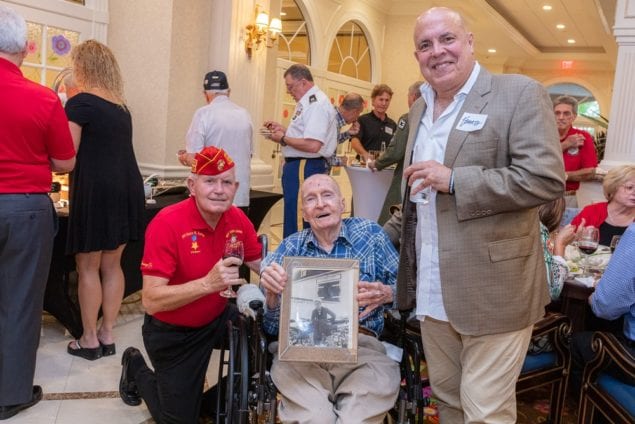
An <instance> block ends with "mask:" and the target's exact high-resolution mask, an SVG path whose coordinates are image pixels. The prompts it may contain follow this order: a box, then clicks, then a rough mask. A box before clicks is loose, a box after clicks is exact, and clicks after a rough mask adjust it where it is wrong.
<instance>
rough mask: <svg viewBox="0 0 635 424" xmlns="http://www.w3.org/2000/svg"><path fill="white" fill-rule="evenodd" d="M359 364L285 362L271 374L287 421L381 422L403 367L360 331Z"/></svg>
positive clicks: (324, 423)
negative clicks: (400, 367)
mask: <svg viewBox="0 0 635 424" xmlns="http://www.w3.org/2000/svg"><path fill="white" fill-rule="evenodd" d="M357 348H358V349H357V363H356V364H328V363H314V362H281V361H278V358H277V356H276V358H274V361H273V366H272V368H271V377H272V379H273V382H274V383H275V385H276V387H277V389H278V391H279V392H280V394H281V396H282V399H281V402H280V404H279V406H278V415H279V418H280V420H281V421H282V422H283V423H298V424H304V423H307V424H308V423H310V424H334V423H342V424H351V423H365V424H371V423H377V424H379V423H382V422H383V418H384V416H385V414H386V412H387V411H388V410H389V409H390V408H391V407H392V406H393V405H394V404H395V401H396V399H397V394H398V392H399V383H400V375H399V366H398V364H397V363H396V362H394V361H393V360H392V359H390V358H388V357H387V356H386V350H385V348H384V346H383V345H382V344H381V342H379V341H378V340H377V339H375V338H374V337H370V336H366V335H363V334H360V335H359V339H358V346H357Z"/></svg>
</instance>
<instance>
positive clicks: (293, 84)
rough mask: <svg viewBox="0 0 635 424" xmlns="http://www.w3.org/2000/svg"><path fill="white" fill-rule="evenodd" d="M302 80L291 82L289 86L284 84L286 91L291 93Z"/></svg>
mask: <svg viewBox="0 0 635 424" xmlns="http://www.w3.org/2000/svg"><path fill="white" fill-rule="evenodd" d="M302 81H303V80H301V79H299V80H295V81H293V82H292V83H291V84H286V86H287V91H289V92H290V91H291V90H293V89H294V88H295V86H296V85H298V84H299V83H301V82H302Z"/></svg>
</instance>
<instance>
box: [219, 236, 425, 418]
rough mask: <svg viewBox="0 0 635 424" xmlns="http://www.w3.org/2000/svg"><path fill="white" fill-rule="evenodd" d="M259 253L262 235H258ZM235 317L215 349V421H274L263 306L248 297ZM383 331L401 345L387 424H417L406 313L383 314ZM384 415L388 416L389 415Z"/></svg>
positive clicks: (416, 341)
mask: <svg viewBox="0 0 635 424" xmlns="http://www.w3.org/2000/svg"><path fill="white" fill-rule="evenodd" d="M259 240H260V241H261V243H262V245H263V257H264V255H266V252H267V238H266V236H264V235H261V236H259ZM248 306H249V307H248V308H245V310H244V311H242V312H243V313H242V314H240V316H239V318H238V319H237V320H236V321H235V322H232V321H228V322H227V324H226V329H227V337H226V340H225V344H224V346H222V347H221V349H220V358H221V360H220V365H219V370H218V390H217V396H216V415H215V421H214V422H215V423H216V424H220V423H226V424H229V423H232V424H234V423H238V424H256V423H265V424H273V423H276V412H277V411H276V407H277V393H278V392H277V389H276V387H275V385H274V384H273V380H272V379H271V376H270V374H269V369H270V367H271V362H272V360H273V354H272V353H270V352H269V350H268V345H269V342H270V341H272V340H270V339H269V338H268V337H267V336H266V335H265V334H264V331H263V330H262V320H263V315H264V304H263V301H260V300H252V301H251V302H249V305H248ZM385 316H386V319H385V329H384V332H383V333H382V336H381V337H380V339H381V340H384V341H387V342H389V343H391V344H393V345H396V346H398V347H399V348H401V349H403V355H402V359H401V362H400V370H401V377H402V385H401V388H400V391H399V395H398V398H397V402H396V404H395V406H394V407H393V408H392V409H391V410H390V411H389V412H388V414H387V417H386V420H388V421H387V422H388V423H396V424H420V423H423V422H424V416H425V414H424V408H425V407H426V406H428V403H427V402H428V399H426V398H424V396H423V388H424V387H425V386H427V385H429V384H428V382H427V380H425V379H423V380H422V378H421V360H422V358H423V347H422V345H421V337H420V335H419V330H418V325H417V324H411V323H408V322H407V319H406V315H401V316H396V315H394V314H392V313H388V312H387V313H386V315H385ZM389 417H390V418H389Z"/></svg>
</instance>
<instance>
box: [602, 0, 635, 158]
mask: <svg viewBox="0 0 635 424" xmlns="http://www.w3.org/2000/svg"><path fill="white" fill-rule="evenodd" d="M613 33H614V34H615V39H616V40H617V45H618V51H617V66H616V69H615V82H614V84H613V99H612V101H611V114H610V118H609V128H608V131H607V136H608V138H607V140H606V150H605V153H604V160H603V161H602V165H607V166H602V167H603V168H613V167H615V166H617V165H622V164H625V163H635V108H633V99H634V98H635V79H634V78H633V71H635V0H618V1H617V8H616V16H615V27H614V29H613Z"/></svg>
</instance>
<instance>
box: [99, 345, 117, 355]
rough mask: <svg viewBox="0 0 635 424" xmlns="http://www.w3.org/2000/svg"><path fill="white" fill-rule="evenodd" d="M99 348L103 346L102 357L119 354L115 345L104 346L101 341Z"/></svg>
mask: <svg viewBox="0 0 635 424" xmlns="http://www.w3.org/2000/svg"><path fill="white" fill-rule="evenodd" d="M99 346H101V356H111V355H114V354H115V353H117V349H116V348H115V344H114V343H111V344H104V343H102V342H101V341H100V342H99Z"/></svg>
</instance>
